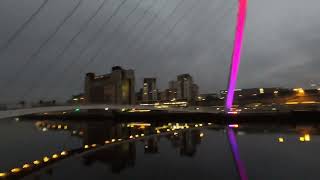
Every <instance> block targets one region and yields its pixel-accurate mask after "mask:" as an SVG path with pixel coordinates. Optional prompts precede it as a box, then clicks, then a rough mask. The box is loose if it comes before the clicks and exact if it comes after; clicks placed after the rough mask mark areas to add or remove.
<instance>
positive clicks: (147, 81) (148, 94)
mask: <svg viewBox="0 0 320 180" xmlns="http://www.w3.org/2000/svg"><path fill="white" fill-rule="evenodd" d="M157 100H158V90H157V79H156V78H144V80H143V89H142V101H143V102H154V101H157Z"/></svg>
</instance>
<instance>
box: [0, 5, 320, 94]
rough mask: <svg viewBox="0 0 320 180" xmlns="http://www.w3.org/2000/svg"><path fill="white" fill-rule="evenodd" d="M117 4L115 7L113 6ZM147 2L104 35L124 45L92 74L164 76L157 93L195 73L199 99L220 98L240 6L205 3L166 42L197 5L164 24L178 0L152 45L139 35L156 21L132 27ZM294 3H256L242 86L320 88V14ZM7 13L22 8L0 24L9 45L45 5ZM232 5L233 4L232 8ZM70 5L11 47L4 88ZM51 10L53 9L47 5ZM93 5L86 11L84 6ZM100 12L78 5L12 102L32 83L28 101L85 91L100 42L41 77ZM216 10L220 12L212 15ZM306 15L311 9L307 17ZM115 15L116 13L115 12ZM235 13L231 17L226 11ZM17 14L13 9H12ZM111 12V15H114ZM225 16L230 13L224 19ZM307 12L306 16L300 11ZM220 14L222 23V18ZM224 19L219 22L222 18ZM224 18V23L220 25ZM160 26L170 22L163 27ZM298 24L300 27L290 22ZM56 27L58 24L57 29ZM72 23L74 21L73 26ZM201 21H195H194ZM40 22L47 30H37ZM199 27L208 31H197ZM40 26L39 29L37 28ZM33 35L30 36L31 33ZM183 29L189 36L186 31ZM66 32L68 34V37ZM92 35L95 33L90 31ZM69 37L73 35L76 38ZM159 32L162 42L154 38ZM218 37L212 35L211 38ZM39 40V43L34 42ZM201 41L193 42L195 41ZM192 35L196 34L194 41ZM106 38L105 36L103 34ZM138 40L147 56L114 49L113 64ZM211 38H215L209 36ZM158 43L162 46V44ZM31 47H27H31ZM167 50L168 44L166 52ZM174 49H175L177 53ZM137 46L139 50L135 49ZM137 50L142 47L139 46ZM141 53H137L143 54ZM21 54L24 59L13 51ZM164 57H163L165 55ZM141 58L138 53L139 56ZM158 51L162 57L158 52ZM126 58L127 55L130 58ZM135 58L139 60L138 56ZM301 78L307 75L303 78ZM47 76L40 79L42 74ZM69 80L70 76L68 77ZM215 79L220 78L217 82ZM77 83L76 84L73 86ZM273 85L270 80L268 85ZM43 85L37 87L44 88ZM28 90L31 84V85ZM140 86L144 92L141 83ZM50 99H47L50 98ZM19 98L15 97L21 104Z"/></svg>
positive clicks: (157, 25)
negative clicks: (115, 71) (126, 71)
mask: <svg viewBox="0 0 320 180" xmlns="http://www.w3.org/2000/svg"><path fill="white" fill-rule="evenodd" d="M111 2H113V3H114V2H116V1H111ZM148 2H149V4H146V3H145V1H142V3H141V4H140V5H139V7H138V8H137V10H136V12H134V13H133V14H132V16H130V17H129V19H128V21H127V23H125V24H124V25H123V27H120V28H119V31H117V32H116V33H114V38H111V37H113V36H112V35H111V34H112V30H109V31H106V33H105V34H106V35H105V37H106V38H107V39H112V42H114V43H115V42H117V41H118V40H122V41H123V42H117V43H115V46H110V44H109V45H108V46H106V48H105V52H104V55H101V56H100V57H99V58H98V60H97V61H96V62H95V63H94V64H91V65H90V67H88V68H87V69H86V72H90V71H92V72H97V74H103V73H105V72H106V71H108V69H110V68H111V67H112V66H114V65H121V66H123V67H128V68H133V69H135V70H136V72H137V73H136V77H137V82H139V83H141V81H140V79H142V78H143V77H147V76H151V77H158V79H159V81H158V87H159V88H164V87H166V84H167V81H168V80H170V79H171V78H172V77H174V76H175V75H176V74H183V73H188V72H189V73H190V74H191V75H192V76H193V77H194V80H195V81H196V82H198V84H199V85H200V87H201V88H200V89H201V90H200V91H201V93H209V92H217V91H218V90H220V89H225V88H226V86H227V77H228V73H227V71H228V69H229V63H230V53H231V47H232V41H233V32H234V19H235V18H234V17H235V13H236V1H235V2H234V3H233V2H232V1H231V2H230V3H223V2H222V1H221V2H219V1H212V2H211V3H209V2H208V1H204V0H203V1H201V2H199V4H198V5H197V6H196V7H195V9H193V11H192V13H190V15H188V16H187V17H186V18H185V19H183V21H181V22H180V23H179V24H178V25H177V27H176V28H175V29H174V31H173V32H172V33H171V34H170V35H169V36H168V38H161V36H165V35H166V32H167V31H168V30H170V28H171V27H173V25H174V23H175V22H177V20H178V19H179V17H181V16H183V14H184V12H185V11H186V10H188V9H189V8H190V7H192V6H193V3H192V2H193V1H186V2H185V3H184V4H183V5H182V6H181V7H180V8H178V10H177V12H176V13H175V15H174V16H173V17H174V18H170V19H166V15H169V14H170V10H173V8H174V7H175V5H177V3H178V1H172V2H171V4H169V5H167V6H166V7H167V8H164V9H163V11H161V13H160V15H159V18H160V19H159V20H158V21H155V22H154V23H153V25H152V28H151V32H150V33H148V34H147V38H150V39H151V41H150V42H148V41H146V40H147V39H146V37H145V38H142V39H140V37H139V35H137V34H139V32H140V33H141V32H142V31H141V30H142V29H143V27H144V25H145V24H147V22H148V20H150V17H146V18H144V20H143V21H141V24H140V23H139V25H137V26H136V28H135V29H133V30H132V32H130V27H132V26H133V25H134V22H136V21H137V17H141V15H142V12H143V10H146V8H147V7H149V5H151V3H150V1H148ZM288 2H289V1H288V0H281V1H275V0H271V1H268V2H264V1H250V2H249V12H248V22H247V27H246V32H247V33H246V35H245V40H244V42H245V43H244V50H243V53H244V56H243V61H242V64H241V67H240V76H239V81H238V82H239V83H238V88H249V87H292V88H294V87H308V86H309V85H310V84H318V83H319V82H318V77H319V73H318V71H317V68H316V67H318V66H319V64H318V63H319V61H318V60H317V59H318V58H319V57H320V54H319V53H318V51H317V48H315V47H317V46H318V44H319V36H318V35H317V33H316V32H317V29H319V26H318V23H314V22H317V21H316V20H317V17H318V11H317V8H316V7H317V6H316V5H317V4H318V2H316V1H315V0H313V1H311V2H309V3H303V2H301V1H290V8H288V7H287V3H288ZM2 3H3V4H2V5H1V7H2V8H3V9H1V12H3V13H4V16H2V17H3V18H5V17H13V14H12V13H10V12H9V11H8V10H7V9H15V8H22V9H21V11H20V12H21V14H20V15H21V17H20V16H19V17H15V18H12V21H6V20H5V19H0V22H2V23H4V24H5V25H4V28H3V29H2V30H1V31H0V37H1V38H0V39H1V42H0V44H2V45H3V44H4V43H5V41H6V40H7V39H8V37H10V35H11V34H12V32H14V30H16V29H17V28H18V26H19V25H20V24H21V23H22V22H23V20H25V19H26V17H28V15H30V14H31V12H32V11H33V10H35V9H36V8H37V7H38V6H39V5H40V3H39V2H36V1H32V2H30V3H28V4H24V5H23V7H21V5H19V4H17V3H16V2H7V1H4V2H2ZM136 3H138V1H134V2H133V1H130V2H128V3H127V4H125V5H124V7H123V8H122V9H121V10H119V15H117V16H116V17H115V18H114V19H113V21H112V22H111V24H112V27H117V25H116V24H117V22H122V20H123V18H124V17H125V16H126V14H128V13H129V12H130V10H132V9H133V8H134V7H135V5H137V4H136ZM157 3H158V4H156V5H155V7H156V8H153V9H151V12H153V13H155V12H157V10H158V9H159V8H160V7H161V5H162V3H163V4H164V1H159V2H157ZM232 3H233V4H232ZM75 4H76V3H73V4H68V2H65V1H57V2H55V3H50V4H49V5H50V7H52V11H50V12H49V10H48V9H45V12H44V14H42V15H41V16H39V17H37V18H36V20H35V22H32V25H30V27H28V28H27V29H26V30H24V31H23V32H22V33H21V34H20V35H19V36H18V37H17V39H16V40H15V41H13V43H12V45H10V46H9V47H8V49H7V50H6V51H5V53H3V54H1V57H0V58H1V60H2V61H1V62H0V64H1V76H2V77H3V78H1V80H0V84H1V85H2V86H3V85H4V84H5V82H6V81H8V80H10V78H13V77H14V73H15V72H16V71H17V70H18V69H19V66H21V65H22V64H23V63H22V62H23V61H25V60H26V58H22V56H28V55H30V54H31V53H32V52H33V51H34V50H35V49H36V48H37V47H38V46H39V44H40V42H42V41H43V40H44V39H45V38H46V37H47V35H48V34H50V33H49V32H52V29H54V26H56V25H57V23H58V21H59V20H61V18H62V17H63V16H65V15H66V14H67V12H68V11H70V9H71V8H72V7H73V6H74V5H75ZM49 5H48V6H49ZM116 5H117V4H113V6H109V9H108V8H107V9H105V10H104V11H103V12H104V13H103V14H100V15H99V17H97V18H95V21H94V22H95V23H93V24H91V25H90V27H89V29H88V30H87V31H86V32H85V33H84V35H82V36H81V37H80V38H79V39H78V41H79V46H83V43H85V42H86V41H87V40H88V38H89V36H90V34H91V33H92V31H93V30H94V29H95V28H97V27H98V25H99V24H101V22H102V17H104V16H107V15H110V11H111V10H112V8H115V7H116ZM62 6H64V8H62V9H61V13H60V14H59V16H58V15H57V14H56V13H54V10H55V8H61V7H62ZM86 6H87V7H86ZM97 6H98V4H97V2H92V1H91V2H87V1H84V4H82V5H80V8H79V10H78V11H77V12H75V15H74V16H73V17H71V19H70V21H68V25H67V26H63V27H62V29H61V31H59V33H58V34H57V36H56V37H55V38H53V40H52V41H50V43H49V44H48V45H47V46H46V47H45V48H44V52H42V53H41V55H40V56H39V57H38V58H36V59H35V62H33V63H32V64H31V65H32V66H30V67H28V68H26V69H25V70H24V72H22V73H21V77H20V78H18V79H17V80H16V82H12V86H10V87H8V90H6V91H7V92H6V94H7V95H6V96H4V98H6V99H9V100H10V99H13V98H16V96H22V95H23V94H24V93H25V91H27V92H28V89H29V88H30V87H28V85H29V84H30V83H32V81H36V82H35V84H37V83H38V85H37V87H35V89H34V90H33V91H32V92H31V93H30V97H31V98H32V97H39V98H40V97H48V96H51V97H52V98H55V97H60V98H61V97H64V98H66V97H67V95H66V94H68V95H70V94H75V93H77V92H79V88H80V87H82V84H81V82H82V78H83V76H82V74H83V73H82V74H80V73H79V72H78V70H76V69H77V68H79V66H83V65H85V62H86V61H88V60H89V59H90V58H91V56H92V55H94V54H95V51H96V50H97V48H98V47H99V44H101V42H100V43H97V44H96V45H93V46H92V47H90V48H89V50H88V52H86V53H85V55H84V56H83V57H82V58H80V59H79V60H78V61H79V62H78V64H75V66H74V67H73V68H72V69H70V70H69V71H67V72H68V73H67V74H65V72H62V71H63V70H64V66H65V64H68V62H70V61H71V59H72V58H73V57H74V54H75V53H76V52H77V51H78V50H79V49H77V48H71V50H70V52H69V51H68V52H67V53H66V54H65V56H64V57H63V58H62V59H61V60H60V63H57V64H55V66H53V67H52V70H51V72H52V73H51V74H49V75H46V76H44V77H43V78H44V79H43V80H42V79H41V78H40V81H39V80H38V79H39V77H40V74H39V73H42V72H40V71H43V68H44V69H45V67H46V66H47V64H48V63H50V62H51V61H52V58H51V57H52V56H55V55H56V54H57V53H58V52H59V49H58V47H61V48H62V47H64V45H65V44H66V40H67V39H68V38H67V37H70V36H72V35H73V34H74V33H75V32H76V31H75V30H74V29H75V28H78V27H79V26H80V25H81V24H82V23H83V21H81V22H80V20H79V17H81V18H80V19H86V18H87V17H89V15H90V14H92V11H93V10H94V9H96V8H97ZM215 9H221V10H219V11H214V10H215ZM269 9H272V11H273V13H272V16H270V13H269ZM305 9H308V11H305ZM113 10H114V9H113ZM228 11H229V12H228ZM11 12H14V11H11ZM108 12H109V13H108ZM225 12H228V13H226V15H223V14H224V13H225ZM295 12H304V13H295ZM211 16H212V17H217V19H216V20H215V19H213V20H212V19H208V18H206V17H211ZM220 16H222V17H223V18H222V17H220ZM219 17H220V18H219ZM44 19H50V20H52V24H50V26H49V24H46V23H43V20H44ZM219 19H220V20H219ZM162 20H163V21H164V22H165V23H161V22H162ZM293 21H294V23H292V22H293ZM54 22H55V23H54ZM71 22H72V23H71ZM195 22H197V23H195ZM39 24H41V29H39V28H36V27H38V26H39ZM199 27H203V28H201V29H200V30H201V31H199V32H198V30H199ZM35 28H36V29H35ZM30 29H32V31H30ZM182 30H183V33H180V32H181V31H182ZM66 32H68V33H66ZM90 32H91V33H90ZM70 34H71V35H70ZM155 34H157V36H155ZM212 34H213V35H212ZM36 35H40V36H39V37H37V38H36V37H35V36H36ZM192 35H195V36H192ZM187 36H192V37H188V38H187ZM102 37H103V36H102ZM127 37H129V39H134V38H135V37H139V38H138V39H139V40H138V43H137V44H138V45H141V44H143V43H142V42H143V41H146V45H148V46H151V47H150V48H147V50H144V48H141V49H140V50H139V51H137V52H135V49H136V48H133V49H131V50H130V51H129V52H128V54H129V55H130V56H128V57H126V55H122V54H123V53H122V52H121V51H119V50H118V51H115V56H116V57H118V56H119V58H108V55H109V54H113V53H111V52H112V51H113V49H117V48H120V49H121V48H124V47H125V46H126V44H127V41H125V40H126V39H127ZM208 37H212V38H208ZM159 40H160V44H159V46H161V48H160V50H159V49H157V48H155V47H157V44H156V43H155V42H156V41H159ZM27 41H28V43H29V44H28V46H26V45H25V42H27ZM168 45H169V46H168ZM171 46H172V47H171ZM134 47H136V46H135V45H134ZM167 47H169V50H168V51H167V52H168V53H166V54H165V55H161V51H162V50H161V49H166V48H167ZM138 49H139V48H138ZM138 49H137V50H138ZM16 51H19V52H20V53H15V52H16ZM159 51H160V52H159ZM135 53H136V55H135ZM159 53H160V54H159ZM124 54H126V53H124ZM135 56H136V57H135ZM301 74H304V75H303V76H301ZM41 77H42V76H41ZM63 77H67V78H63ZM213 77H214V78H213ZM65 79H68V81H69V82H72V85H71V84H70V83H68V82H67V81H66V80H65ZM265 79H268V81H265ZM38 81H39V82H38ZM29 86H30V85H29ZM137 86H140V85H139V84H137ZM47 93H48V94H47ZM15 100H17V98H16V99H15Z"/></svg>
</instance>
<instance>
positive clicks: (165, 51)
mask: <svg viewBox="0 0 320 180" xmlns="http://www.w3.org/2000/svg"><path fill="white" fill-rule="evenodd" d="M215 5H216V4H215ZM222 5H223V4H221V5H220V4H219V5H216V6H215V8H214V10H213V12H214V11H215V10H218V9H220V8H223V7H222ZM235 5H236V2H233V4H232V6H231V7H229V8H227V9H226V10H224V12H223V14H222V15H221V16H218V15H216V16H214V17H215V19H214V20H213V21H211V19H210V22H213V23H211V25H214V29H213V32H210V34H216V32H217V30H218V27H220V26H218V24H220V23H221V22H222V20H224V19H225V17H226V16H227V15H230V14H232V13H230V12H233V9H234V8H235V7H236V6H235ZM206 24H207V26H208V25H209V24H210V23H209V22H207V23H206ZM210 27H211V26H210ZM202 29H204V28H202ZM208 30H212V29H211V28H210V29H208ZM198 34H199V31H193V32H192V35H189V36H188V38H185V39H183V41H186V39H190V37H195V36H196V35H198ZM172 40H173V42H171V43H169V44H168V45H167V46H166V47H165V48H163V49H162V51H161V50H160V53H158V54H160V56H162V57H163V58H162V59H164V58H165V57H166V56H168V54H169V53H168V52H169V50H170V49H171V50H172V49H174V47H177V43H178V39H177V38H172ZM182 44H184V43H182ZM223 49H225V48H223ZM219 52H221V51H219ZM215 54H219V53H215Z"/></svg>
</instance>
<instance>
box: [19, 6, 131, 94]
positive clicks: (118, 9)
mask: <svg viewBox="0 0 320 180" xmlns="http://www.w3.org/2000/svg"><path fill="white" fill-rule="evenodd" d="M127 1H128V0H123V1H121V3H120V4H119V5H118V6H117V7H116V9H115V10H114V11H113V12H112V14H111V15H110V16H109V17H108V18H107V20H106V21H105V22H104V23H103V24H102V26H100V28H99V29H98V31H97V32H96V33H94V34H93V37H92V38H90V39H89V41H88V43H87V45H86V46H84V47H83V48H82V49H81V50H80V53H79V55H77V56H76V57H75V58H73V59H72V61H73V62H75V60H78V59H79V58H80V57H81V56H82V55H83V54H84V53H85V52H86V51H87V49H88V48H89V47H90V45H91V44H93V43H94V42H95V41H96V40H97V39H98V38H99V35H101V34H102V33H103V31H104V30H105V28H106V27H107V25H109V23H110V22H111V20H112V19H113V18H114V17H115V15H117V14H118V13H119V11H120V10H121V7H123V5H124V4H125V3H126V2H127ZM72 65H73V64H71V66H72ZM33 90H34V87H33V86H30V88H29V89H27V91H25V92H24V93H23V95H22V97H21V98H26V97H27V95H31V92H32V91H33Z"/></svg>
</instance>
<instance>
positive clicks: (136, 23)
mask: <svg viewBox="0 0 320 180" xmlns="http://www.w3.org/2000/svg"><path fill="white" fill-rule="evenodd" d="M156 2H160V1H159V0H153V1H152V2H151V3H150V5H149V6H148V7H147V8H146V9H145V10H144V12H143V14H142V16H140V17H139V18H138V19H137V21H135V23H134V24H133V25H132V26H131V27H130V28H129V29H128V31H127V32H126V39H125V40H124V41H125V42H128V40H130V32H134V30H135V29H136V27H137V26H138V24H140V22H141V21H142V20H143V19H144V18H145V17H146V15H147V14H148V13H150V11H151V10H152V8H153V7H154V6H155V5H156ZM117 42H118V44H120V43H121V42H122V41H116V43H117ZM113 47H114V48H110V49H109V51H107V52H108V55H106V57H112V56H113V54H114V52H115V49H116V47H117V46H113ZM107 50H108V49H107ZM109 53H110V55H109Z"/></svg>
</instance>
